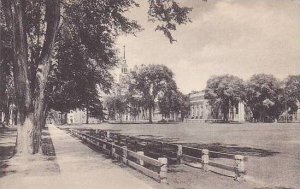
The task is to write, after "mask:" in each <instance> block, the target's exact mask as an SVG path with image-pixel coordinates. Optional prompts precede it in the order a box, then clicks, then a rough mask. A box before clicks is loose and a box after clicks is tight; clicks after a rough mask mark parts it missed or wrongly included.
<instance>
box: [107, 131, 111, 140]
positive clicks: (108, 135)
mask: <svg viewBox="0 0 300 189" xmlns="http://www.w3.org/2000/svg"><path fill="white" fill-rule="evenodd" d="M106 137H107V138H108V139H109V138H110V131H106Z"/></svg>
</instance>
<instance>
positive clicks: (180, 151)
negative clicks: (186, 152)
mask: <svg viewBox="0 0 300 189" xmlns="http://www.w3.org/2000/svg"><path fill="white" fill-rule="evenodd" d="M177 163H179V164H181V163H182V145H177Z"/></svg>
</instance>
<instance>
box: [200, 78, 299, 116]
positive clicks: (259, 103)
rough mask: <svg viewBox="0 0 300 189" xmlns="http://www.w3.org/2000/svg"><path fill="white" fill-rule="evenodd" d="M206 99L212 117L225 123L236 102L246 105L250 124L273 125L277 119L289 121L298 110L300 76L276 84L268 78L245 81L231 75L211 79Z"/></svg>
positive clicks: (206, 91) (274, 79) (278, 81)
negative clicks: (282, 118)
mask: <svg viewBox="0 0 300 189" xmlns="http://www.w3.org/2000/svg"><path fill="white" fill-rule="evenodd" d="M205 98H206V99H208V103H209V104H210V106H211V110H212V113H213V115H214V116H215V117H218V116H219V114H222V118H223V119H224V121H228V114H229V110H230V109H231V108H233V107H237V106H238V103H239V102H242V103H244V104H245V105H246V109H247V110H248V114H249V115H248V116H250V120H249V121H254V122H273V121H277V120H278V119H279V118H280V116H281V117H284V118H285V119H289V115H291V114H293V113H295V112H296V111H297V110H298V106H299V101H300V75H293V76H288V77H287V78H286V79H284V80H279V79H277V78H276V77H274V76H273V75H271V74H255V75H253V76H252V77H251V78H250V79H249V80H247V81H243V80H242V79H240V78H238V77H236V76H232V75H221V76H213V77H211V78H210V79H209V80H208V81H207V86H206V89H205Z"/></svg>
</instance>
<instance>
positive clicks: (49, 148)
mask: <svg viewBox="0 0 300 189" xmlns="http://www.w3.org/2000/svg"><path fill="white" fill-rule="evenodd" d="M41 148H42V152H43V154H44V155H46V156H55V155H56V154H55V148H54V146H53V142H52V139H51V137H50V134H49V131H48V127H46V128H44V129H43V131H42V144H41Z"/></svg>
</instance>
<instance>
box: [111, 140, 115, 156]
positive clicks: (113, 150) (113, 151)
mask: <svg viewBox="0 0 300 189" xmlns="http://www.w3.org/2000/svg"><path fill="white" fill-rule="evenodd" d="M115 153H116V148H115V147H114V144H113V143H112V144H111V156H112V157H113V158H114V157H115Z"/></svg>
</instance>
